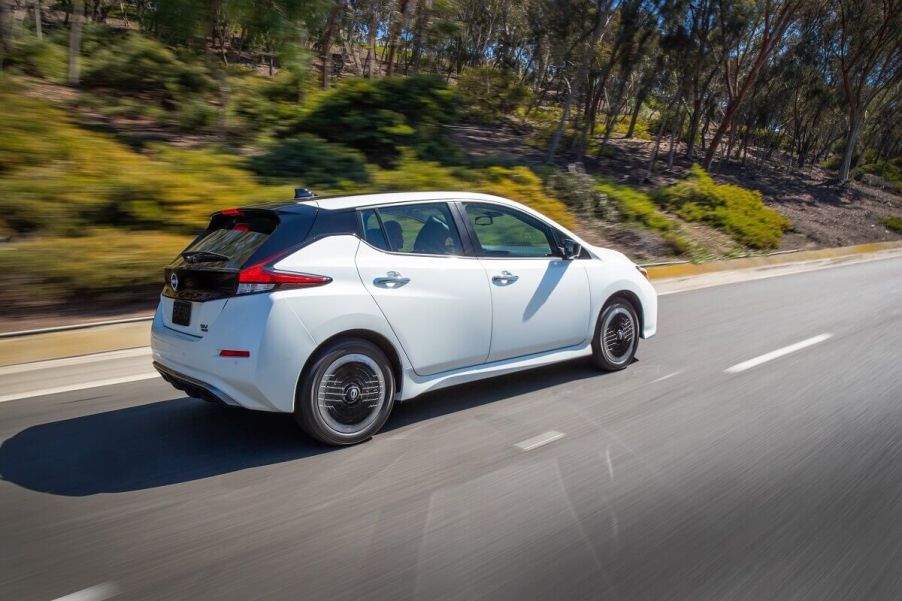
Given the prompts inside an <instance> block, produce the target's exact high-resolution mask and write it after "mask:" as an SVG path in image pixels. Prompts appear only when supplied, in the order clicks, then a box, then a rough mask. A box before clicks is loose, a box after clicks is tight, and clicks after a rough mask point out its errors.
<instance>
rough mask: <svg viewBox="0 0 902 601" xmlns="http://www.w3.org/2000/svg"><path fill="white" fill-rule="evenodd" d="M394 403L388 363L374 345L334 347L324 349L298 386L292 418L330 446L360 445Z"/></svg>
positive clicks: (350, 341) (353, 343)
mask: <svg viewBox="0 0 902 601" xmlns="http://www.w3.org/2000/svg"><path fill="white" fill-rule="evenodd" d="M394 400H395V380H394V376H393V374H392V368H391V363H390V362H389V360H388V357H386V356H385V353H383V352H382V350H381V349H380V348H379V347H378V346H376V345H375V344H373V343H371V342H369V341H367V340H362V339H347V340H341V341H337V342H335V343H332V344H330V345H329V346H328V347H326V348H325V349H323V350H322V351H321V352H320V353H319V355H318V358H317V359H316V361H315V362H314V363H313V366H312V367H311V368H310V370H308V372H307V375H306V376H305V377H304V379H303V381H302V382H301V383H300V386H299V388H298V397H297V403H296V407H295V412H294V416H295V419H296V420H297V422H298V424H299V425H300V426H301V428H303V429H304V431H305V432H307V433H308V434H309V435H310V436H312V437H313V438H316V439H317V440H319V441H321V442H324V443H326V444H331V445H349V444H354V443H358V442H361V441H364V440H366V439H368V438H370V437H371V436H372V435H373V434H375V433H376V432H378V431H379V430H380V429H381V428H382V425H383V424H384V423H385V420H386V419H388V416H389V414H390V413H391V410H392V405H393V404H394Z"/></svg>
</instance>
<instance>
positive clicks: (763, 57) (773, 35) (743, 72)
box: [702, 0, 802, 169]
mask: <svg viewBox="0 0 902 601" xmlns="http://www.w3.org/2000/svg"><path fill="white" fill-rule="evenodd" d="M725 1H728V0H721V6H720V21H721V35H723V36H724V43H723V48H722V58H721V64H722V68H723V80H724V84H725V86H726V91H727V105H726V108H725V109H724V115H723V119H721V120H720V124H719V125H718V126H717V129H716V130H715V131H714V137H713V138H712V139H711V144H710V145H709V146H708V150H707V152H706V153H705V159H704V161H703V162H702V166H703V167H704V168H705V169H710V168H711V162H712V161H713V160H714V155H715V154H716V153H717V148H718V146H719V145H720V142H721V140H722V139H723V136H724V134H725V133H726V132H727V129H729V128H730V127H732V125H733V119H734V117H735V116H736V112H737V111H738V110H739V107H740V106H742V103H743V101H744V100H745V98H746V95H747V94H748V93H749V91H750V90H751V89H752V87H753V86H754V84H755V81H757V79H758V74H759V73H760V72H761V68H762V67H763V66H764V64H765V61H767V59H768V58H769V57H770V56H771V54H772V53H773V52H774V50H775V49H776V48H777V46H778V45H779V44H780V42H781V41H782V39H783V35H784V34H785V33H786V30H787V29H788V28H789V26H790V24H792V22H793V20H794V19H795V18H796V16H797V13H798V11H799V9H800V8H801V6H802V0H762V2H761V3H760V5H759V7H757V10H756V11H755V14H753V16H752V18H751V19H749V21H748V23H749V25H747V26H745V27H742V28H741V29H740V30H739V35H735V36H734V34H733V30H735V29H736V27H735V21H734V22H733V23H731V22H730V20H738V19H742V18H743V16H744V15H741V14H737V12H735V11H734V12H730V11H728V10H727V9H726V7H725V5H724V2H725ZM740 10H741V9H740ZM728 19H730V20H728Z"/></svg>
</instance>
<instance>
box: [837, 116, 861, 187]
mask: <svg viewBox="0 0 902 601" xmlns="http://www.w3.org/2000/svg"><path fill="white" fill-rule="evenodd" d="M863 124H864V116H863V115H861V114H860V113H853V114H852V115H850V119H849V133H848V135H847V136H846V149H845V151H843V155H842V165H841V166H840V168H839V183H840V184H844V183H846V182H847V181H849V171H851V169H852V157H853V155H854V154H855V146H856V144H857V143H858V137H859V136H860V135H861V126H862V125H863Z"/></svg>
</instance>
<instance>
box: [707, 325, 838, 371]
mask: <svg viewBox="0 0 902 601" xmlns="http://www.w3.org/2000/svg"><path fill="white" fill-rule="evenodd" d="M831 336H833V334H819V335H817V336H813V337H811V338H807V339H805V340H802V341H801V342H796V343H795V344H790V345H789V346H784V347H783V348H779V349H777V350H775V351H771V352H769V353H765V354H763V355H759V356H758V357H755V358H754V359H749V360H748V361H743V362H742V363H737V364H736V365H734V366H733V367H728V368H727V369H725V370H724V372H725V373H728V374H737V373H739V372H741V371H745V370H747V369H751V368H753V367H756V366H758V365H761V364H762V363H767V362H768V361H773V360H774V359H778V358H780V357H782V356H784V355H788V354H789V353H794V352H796V351H800V350H802V349H803V348H807V347H809V346H813V345H815V344H817V343H819V342H823V341H824V340H827V339H828V338H830V337H831Z"/></svg>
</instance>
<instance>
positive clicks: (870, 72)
mask: <svg viewBox="0 0 902 601" xmlns="http://www.w3.org/2000/svg"><path fill="white" fill-rule="evenodd" d="M897 5H898V2H896V3H893V2H890V3H883V2H876V1H873V0H868V1H866V2H856V3H849V2H847V1H846V0H804V1H800V0H768V1H765V2H757V3H752V2H736V3H722V2H713V1H709V0H691V1H687V2H663V1H661V2H659V1H656V0H652V1H650V0H623V1H613V0H607V1H605V0H599V1H595V0H570V1H553V0H524V1H517V2H512V1H511V0H490V1H487V2H486V1H482V0H478V1H477V0H273V1H271V2H264V3H261V2H252V1H250V0H217V1H193V0H192V1H189V0H158V1H151V0H128V1H126V0H122V1H120V0H88V1H84V0H68V1H61V2H55V1H52V0H0V10H2V13H0V25H2V27H0V32H2V44H0V65H2V75H0V239H2V242H0V270H2V271H3V273H4V280H5V283H6V285H4V286H3V287H2V288H0V303H2V304H3V306H5V307H6V311H4V315H5V316H4V317H3V320H5V321H7V322H9V321H10V320H18V319H20V318H22V317H29V318H30V317H31V316H41V315H47V314H50V315H52V314H59V313H65V312H77V313H90V312H92V311H95V312H96V311H110V310H114V311H120V312H121V311H125V310H131V309H135V310H146V309H148V308H150V307H151V306H152V305H153V303H154V301H155V298H156V293H157V289H158V288H159V286H160V278H161V273H162V271H161V270H162V267H163V265H165V264H166V263H167V262H168V261H169V260H170V259H171V258H172V257H173V256H175V254H176V253H177V252H178V251H179V250H181V249H182V248H183V247H184V246H185V245H186V243H187V241H189V240H190V239H191V238H192V236H193V235H194V234H196V233H197V232H198V231H199V230H200V229H202V228H203V227H204V225H205V223H206V220H207V217H208V215H209V214H210V213H211V212H213V211H214V210H217V209H220V208H224V207H229V206H236V205H243V204H248V203H253V202H255V201H259V200H268V199H286V198H290V197H291V195H292V190H293V188H294V187H296V186H309V187H311V188H312V189H313V190H314V191H315V192H316V193H318V194H320V195H323V194H331V193H338V192H352V191H361V192H362V191H387V190H428V189H465V190H478V191H484V192H489V193H494V194H499V195H502V196H507V197H509V198H513V199H515V200H518V201H521V202H524V203H526V204H528V205H530V206H532V207H534V208H536V209H538V210H540V211H542V212H544V213H545V214H546V215H548V216H549V217H552V218H553V219H555V220H557V221H559V222H560V223H562V224H564V225H566V226H568V227H572V228H575V229H576V230H577V231H578V232H579V233H580V234H582V235H583V236H585V237H586V238H587V239H588V240H590V241H592V242H596V243H599V244H603V245H607V246H612V247H614V248H618V249H620V250H623V251H625V252H626V253H627V254H629V255H630V256H631V257H633V258H634V259H636V260H640V261H645V262H649V261H660V260H675V259H679V260H690V261H706V260H711V259H717V258H721V257H734V256H742V255H747V254H750V253H751V254H754V253H764V252H771V251H775V250H795V249H803V248H804V249H808V248H820V247H830V246H842V245H849V244H854V243H861V242H877V241H887V240H899V239H902V200H900V196H899V194H900V189H902V171H900V170H902V142H900V139H902V136H900V133H902V118H900V106H902V101H900V85H902V83H900V81H902V76H900V72H902V68H900V61H902V59H900V35H902V33H900V32H902V20H900V19H902V16H900V15H902V11H899V10H897V9H898V8H899V7H898V6H897ZM850 11H853V12H854V18H848V16H849V14H850ZM85 299H87V300H85ZM7 328H8V324H7Z"/></svg>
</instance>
